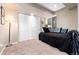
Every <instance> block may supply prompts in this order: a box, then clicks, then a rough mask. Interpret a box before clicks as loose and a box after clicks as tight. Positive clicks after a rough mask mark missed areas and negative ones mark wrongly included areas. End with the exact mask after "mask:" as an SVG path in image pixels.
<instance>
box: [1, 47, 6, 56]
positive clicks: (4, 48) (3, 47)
mask: <svg viewBox="0 0 79 59" xmlns="http://www.w3.org/2000/svg"><path fill="white" fill-rule="evenodd" d="M5 48H6V47H5V46H4V47H3V49H2V51H1V52H0V55H2V53H3V51H4V49H5Z"/></svg>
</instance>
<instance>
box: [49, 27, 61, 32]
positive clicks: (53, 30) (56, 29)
mask: <svg viewBox="0 0 79 59" xmlns="http://www.w3.org/2000/svg"><path fill="white" fill-rule="evenodd" d="M49 30H50V32H59V31H60V29H59V28H54V29H53V28H51V29H49Z"/></svg>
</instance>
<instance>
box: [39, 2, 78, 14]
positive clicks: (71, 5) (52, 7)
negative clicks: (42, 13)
mask: <svg viewBox="0 0 79 59" xmlns="http://www.w3.org/2000/svg"><path fill="white" fill-rule="evenodd" d="M38 5H40V6H42V7H44V8H47V9H48V10H51V11H52V12H56V11H59V10H60V9H63V8H68V9H73V8H75V7H77V4H76V3H38Z"/></svg>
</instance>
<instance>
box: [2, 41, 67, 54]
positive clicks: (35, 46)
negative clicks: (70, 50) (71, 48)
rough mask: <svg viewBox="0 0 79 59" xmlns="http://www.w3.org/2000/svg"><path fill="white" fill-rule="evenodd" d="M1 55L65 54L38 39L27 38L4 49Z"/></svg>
mask: <svg viewBox="0 0 79 59" xmlns="http://www.w3.org/2000/svg"><path fill="white" fill-rule="evenodd" d="M2 54H3V55H67V54H66V53H65V52H61V51H59V50H58V49H56V48H54V47H51V46H49V45H48V44H46V43H43V42H41V41H39V40H27V41H23V42H19V43H18V44H14V45H13V46H11V47H7V48H5V49H4V51H3V53H2Z"/></svg>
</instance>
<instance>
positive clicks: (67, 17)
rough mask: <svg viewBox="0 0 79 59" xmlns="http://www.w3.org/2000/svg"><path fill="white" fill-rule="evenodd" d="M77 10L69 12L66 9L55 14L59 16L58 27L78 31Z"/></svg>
mask: <svg viewBox="0 0 79 59" xmlns="http://www.w3.org/2000/svg"><path fill="white" fill-rule="evenodd" d="M77 13H78V12H77V8H74V9H72V10H69V9H68V8H64V9H62V10H60V11H58V12H56V13H55V14H56V15H57V27H58V28H60V27H63V28H68V29H70V30H71V29H76V30H77V27H78V22H77V16H78V15H77Z"/></svg>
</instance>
